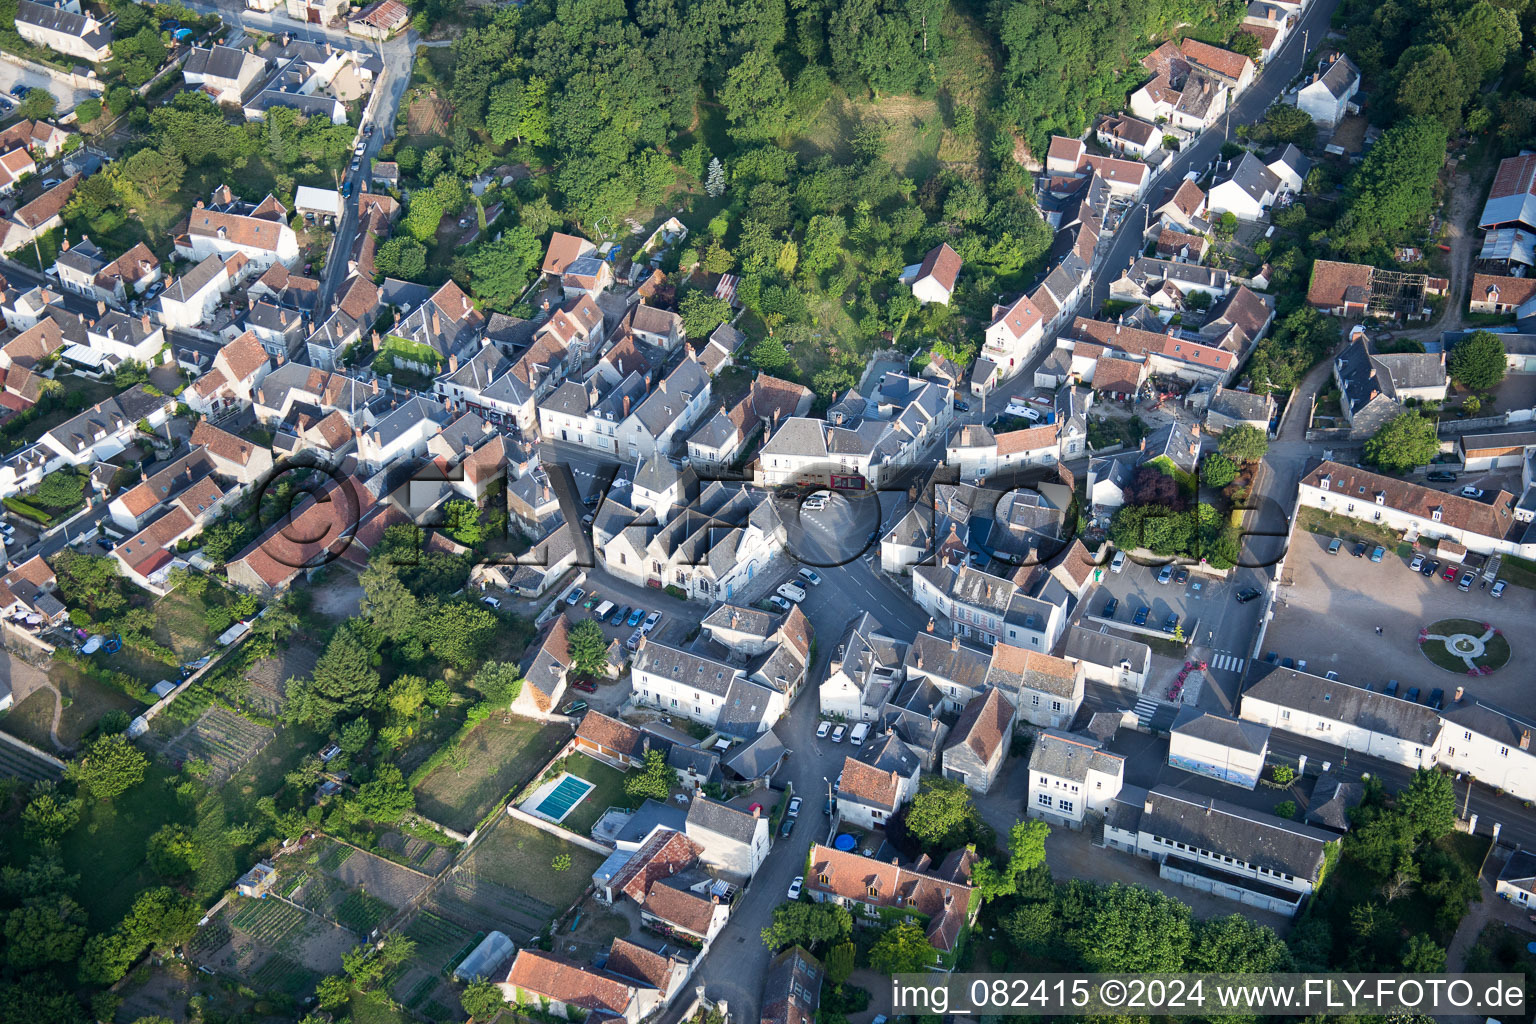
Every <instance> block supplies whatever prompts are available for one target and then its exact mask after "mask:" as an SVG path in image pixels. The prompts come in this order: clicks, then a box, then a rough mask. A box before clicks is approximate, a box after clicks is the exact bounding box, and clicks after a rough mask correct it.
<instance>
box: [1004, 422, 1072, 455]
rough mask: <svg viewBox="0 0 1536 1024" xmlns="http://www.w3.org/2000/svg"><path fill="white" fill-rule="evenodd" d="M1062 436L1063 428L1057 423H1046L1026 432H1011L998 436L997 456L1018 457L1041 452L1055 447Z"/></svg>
mask: <svg viewBox="0 0 1536 1024" xmlns="http://www.w3.org/2000/svg"><path fill="white" fill-rule="evenodd" d="M1060 436H1061V427H1060V425H1059V424H1055V423H1045V424H1041V425H1040V426H1038V427H1029V428H1027V429H1025V430H1010V431H1008V432H1007V433H1005V434H998V435H997V454H998V455H1018V454H1021V453H1023V452H1034V451H1039V450H1040V449H1042V448H1049V447H1051V446H1052V445H1054V444H1055V443H1056V441H1057V439H1058V438H1059V437H1060Z"/></svg>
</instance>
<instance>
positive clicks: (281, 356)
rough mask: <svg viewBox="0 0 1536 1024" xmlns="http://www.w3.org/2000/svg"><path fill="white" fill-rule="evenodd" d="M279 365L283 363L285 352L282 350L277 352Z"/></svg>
mask: <svg viewBox="0 0 1536 1024" xmlns="http://www.w3.org/2000/svg"><path fill="white" fill-rule="evenodd" d="M277 365H278V366H282V365H283V354H282V353H281V352H279V353H278V354H277Z"/></svg>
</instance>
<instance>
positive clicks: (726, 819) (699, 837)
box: [684, 793, 769, 880]
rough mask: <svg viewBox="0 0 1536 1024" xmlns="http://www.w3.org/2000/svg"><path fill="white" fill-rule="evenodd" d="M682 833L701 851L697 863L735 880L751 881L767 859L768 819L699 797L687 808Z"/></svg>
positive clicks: (758, 814) (697, 795) (761, 814)
mask: <svg viewBox="0 0 1536 1024" xmlns="http://www.w3.org/2000/svg"><path fill="white" fill-rule="evenodd" d="M684 833H685V834H686V835H687V836H688V838H689V839H691V840H693V841H694V842H695V843H697V844H698V845H699V846H700V847H701V848H702V849H701V851H700V853H699V860H700V861H702V862H703V863H704V864H706V865H708V866H709V867H711V868H714V869H715V870H716V871H719V872H722V873H724V874H726V875H729V876H731V877H732V878H736V879H743V880H745V879H750V878H751V877H752V876H753V875H756V874H757V869H758V868H760V867H762V866H763V859H764V858H765V857H767V856H768V839H769V836H768V818H767V816H766V815H764V814H763V813H762V812H761V811H742V810H737V809H736V808H735V807H732V806H731V805H729V804H723V803H720V802H719V801H718V800H711V799H709V798H708V797H706V796H704V795H703V794H702V793H695V794H694V795H693V802H692V803H690V804H689V805H688V821H687V824H686V826H685V827H684Z"/></svg>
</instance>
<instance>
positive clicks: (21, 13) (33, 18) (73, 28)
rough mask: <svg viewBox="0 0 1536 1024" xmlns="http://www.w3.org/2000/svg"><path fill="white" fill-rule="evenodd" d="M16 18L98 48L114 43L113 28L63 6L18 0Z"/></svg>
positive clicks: (30, 0)
mask: <svg viewBox="0 0 1536 1024" xmlns="http://www.w3.org/2000/svg"><path fill="white" fill-rule="evenodd" d="M16 20H17V21H19V22H25V23H26V24H28V25H36V26H38V27H39V28H45V29H51V30H52V31H54V32H58V33H60V34H61V35H66V36H74V37H75V38H76V39H80V40H82V41H84V42H85V43H86V44H87V45H89V46H92V47H94V48H96V49H98V50H99V49H101V48H102V47H104V46H109V45H111V43H112V30H111V29H110V28H108V27H107V26H105V25H103V24H102V23H101V22H99V21H95V20H94V19H92V18H87V17H86V16H85V15H83V14H75V13H74V12H73V11H66V10H64V9H63V8H62V7H53V6H51V5H49V4H40V3H33V0H17V4H16Z"/></svg>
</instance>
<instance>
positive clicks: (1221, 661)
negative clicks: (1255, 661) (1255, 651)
mask: <svg viewBox="0 0 1536 1024" xmlns="http://www.w3.org/2000/svg"><path fill="white" fill-rule="evenodd" d="M1245 664H1247V659H1246V658H1239V657H1238V656H1237V655H1235V654H1216V655H1213V656H1212V657H1211V667H1212V668H1219V669H1221V670H1222V671H1223V672H1241V671H1242V670H1243V666H1244V665H1245Z"/></svg>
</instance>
